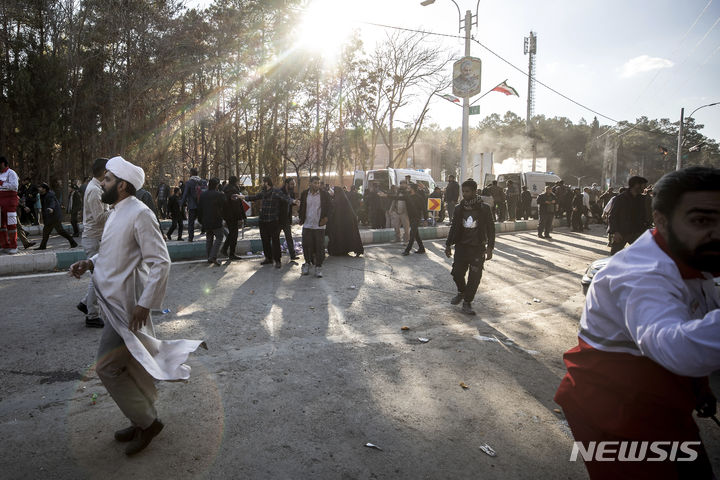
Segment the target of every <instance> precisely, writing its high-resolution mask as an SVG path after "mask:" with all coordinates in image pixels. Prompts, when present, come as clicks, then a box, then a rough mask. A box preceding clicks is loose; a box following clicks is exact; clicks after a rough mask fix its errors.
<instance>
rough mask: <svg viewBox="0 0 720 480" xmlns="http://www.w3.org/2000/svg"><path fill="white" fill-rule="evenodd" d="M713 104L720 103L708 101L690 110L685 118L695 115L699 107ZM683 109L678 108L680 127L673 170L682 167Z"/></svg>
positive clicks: (719, 103) (712, 105)
mask: <svg viewBox="0 0 720 480" xmlns="http://www.w3.org/2000/svg"><path fill="white" fill-rule="evenodd" d="M715 105H720V102H715V103H708V104H707V105H702V106H700V107H698V108H696V109H695V110H693V111H692V113H691V114H690V115H688V116H687V118H692V116H693V115H695V112H697V111H698V110H700V109H701V108H705V107H714V106H715ZM684 115H685V109H684V108H681V109H680V128H678V146H677V162H676V163H675V170H680V169H681V168H682V143H683V138H682V136H683V125H684V124H685V118H684Z"/></svg>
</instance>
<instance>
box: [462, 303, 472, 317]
mask: <svg viewBox="0 0 720 480" xmlns="http://www.w3.org/2000/svg"><path fill="white" fill-rule="evenodd" d="M461 311H462V313H464V314H466V315H475V310H473V309H472V304H471V303H470V302H463V305H462V309H461Z"/></svg>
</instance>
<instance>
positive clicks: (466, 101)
mask: <svg viewBox="0 0 720 480" xmlns="http://www.w3.org/2000/svg"><path fill="white" fill-rule="evenodd" d="M450 1H451V2H452V3H454V4H455V8H457V11H458V24H459V30H462V29H463V28H464V29H465V56H466V57H469V56H470V38H471V37H470V33H471V31H472V25H473V14H472V11H471V10H467V11H465V19H464V20H463V19H462V17H461V15H460V6H459V5H458V4H457V2H456V1H455V0H450ZM433 3H435V0H423V1H422V2H420V5H422V6H423V7H427V6H428V5H432V4H433ZM479 8H480V0H478V1H477V4H476V5H475V24H476V25H479V22H478V12H479ZM478 28H479V27H478ZM469 124H470V97H469V96H463V116H462V140H461V143H462V150H461V153H460V175H459V177H460V183H462V182H464V181H465V180H466V179H467V178H468V174H467V165H468V141H469V137H470V134H469ZM479 180H482V179H479Z"/></svg>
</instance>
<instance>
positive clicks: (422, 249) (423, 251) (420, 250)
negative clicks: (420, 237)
mask: <svg viewBox="0 0 720 480" xmlns="http://www.w3.org/2000/svg"><path fill="white" fill-rule="evenodd" d="M415 253H421V254H422V253H425V249H424V248H421V249H419V250H415Z"/></svg>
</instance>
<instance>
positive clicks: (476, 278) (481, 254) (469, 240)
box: [445, 180, 495, 315]
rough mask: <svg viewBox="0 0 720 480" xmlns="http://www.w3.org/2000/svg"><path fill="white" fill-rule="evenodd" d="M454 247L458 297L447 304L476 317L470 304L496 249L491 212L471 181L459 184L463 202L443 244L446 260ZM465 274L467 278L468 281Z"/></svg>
mask: <svg viewBox="0 0 720 480" xmlns="http://www.w3.org/2000/svg"><path fill="white" fill-rule="evenodd" d="M453 245H455V259H454V260H453V266H452V271H451V274H452V277H453V281H454V282H455V285H456V286H457V291H458V293H457V295H455V296H454V297H453V298H452V300H450V303H451V304H453V305H457V304H459V303H460V302H463V305H462V312H463V313H465V314H467V315H475V310H473V308H472V301H473V299H474V298H475V293H477V289H478V287H479V286H480V280H481V279H482V271H483V266H484V264H485V261H486V260H490V259H492V252H493V249H494V248H495V223H494V220H493V214H492V210H491V209H490V206H489V205H488V204H487V203H485V202H483V200H482V198H481V197H480V196H479V195H478V192H477V183H475V181H474V180H465V181H464V182H463V184H462V200H461V201H460V203H459V204H458V206H457V208H456V209H455V216H454V217H453V222H452V224H451V226H450V232H448V236H447V240H446V242H445V255H446V256H447V257H448V258H450V257H452V256H453V253H452V246H453ZM468 271H469V274H468ZM466 274H468V277H467V281H466V280H465V275H466Z"/></svg>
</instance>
